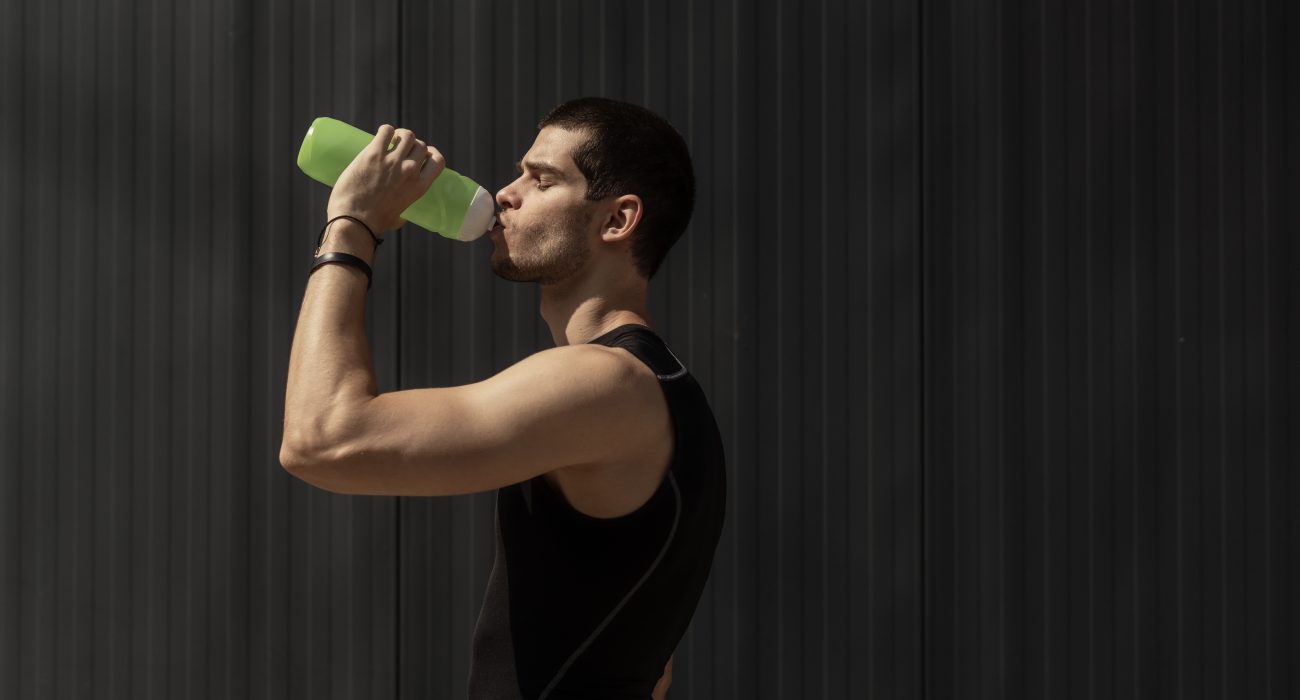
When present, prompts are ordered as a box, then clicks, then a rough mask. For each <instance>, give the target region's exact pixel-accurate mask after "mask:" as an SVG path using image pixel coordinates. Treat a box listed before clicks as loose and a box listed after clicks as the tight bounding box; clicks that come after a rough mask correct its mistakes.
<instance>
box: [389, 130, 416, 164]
mask: <svg viewBox="0 0 1300 700" xmlns="http://www.w3.org/2000/svg"><path fill="white" fill-rule="evenodd" d="M393 137H394V138H396V139H397V145H396V146H394V147H393V150H392V153H393V154H394V157H395V158H397V159H399V160H400V159H402V158H405V157H406V156H407V154H408V153H410V152H411V147H412V146H414V145H415V134H413V133H411V130H410V129H398V130H396V131H394V132H393Z"/></svg>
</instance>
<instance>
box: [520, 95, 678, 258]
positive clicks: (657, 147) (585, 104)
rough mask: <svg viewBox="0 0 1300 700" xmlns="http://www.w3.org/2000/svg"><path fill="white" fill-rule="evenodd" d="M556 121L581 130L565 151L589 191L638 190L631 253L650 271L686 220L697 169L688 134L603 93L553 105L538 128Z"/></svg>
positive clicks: (598, 195) (597, 195)
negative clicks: (582, 136) (580, 139)
mask: <svg viewBox="0 0 1300 700" xmlns="http://www.w3.org/2000/svg"><path fill="white" fill-rule="evenodd" d="M548 126H555V127H559V128H561V129H565V130H568V131H586V132H587V133H588V137H587V140H586V142H584V143H583V144H582V145H581V146H578V147H577V148H575V149H574V152H573V153H571V154H569V155H570V156H571V157H572V158H573V162H574V164H575V165H577V166H578V170H579V171H581V172H582V174H583V176H585V177H586V178H587V199H588V200H600V199H605V198H606V197H610V196H614V195H623V194H635V195H637V196H639V197H640V198H641V201H642V202H643V204H644V210H643V211H642V214H641V222H640V224H639V225H638V227H637V231H636V233H635V234H634V236H633V239H632V257H633V259H634V260H635V263H636V268H637V271H638V272H639V273H641V276H642V277H645V278H646V279H650V278H651V277H653V276H654V274H655V272H657V271H658V270H659V265H660V264H661V263H662V262H663V260H664V258H665V257H667V255H668V250H669V249H670V248H672V247H673V244H674V243H676V242H677V239H678V238H680V237H681V235H682V233H683V232H684V231H685V230H686V225H687V224H688V223H690V220H691V211H692V210H693V209H694V207H695V173H694V171H693V169H692V167H691V154H690V151H689V150H688V149H687V148H686V140H685V139H683V138H682V135H681V134H680V133H678V132H677V130H676V129H674V128H673V125H672V124H669V123H668V121H667V120H665V119H664V118H663V117H661V116H659V115H658V114H655V113H654V112H651V111H650V110H648V109H646V108H645V107H641V106H639V105H634V104H629V103H627V102H619V101H617V100H610V99H606V98H603V97H581V98H578V99H576V100H570V101H568V102H565V103H564V104H562V105H560V106H558V107H556V108H555V109H552V110H551V112H550V114H547V115H546V116H545V117H543V118H542V120H541V121H540V122H538V124H537V128H538V130H541V129H543V128H545V127H548Z"/></svg>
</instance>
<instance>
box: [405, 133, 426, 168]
mask: <svg viewBox="0 0 1300 700" xmlns="http://www.w3.org/2000/svg"><path fill="white" fill-rule="evenodd" d="M407 158H410V159H411V160H413V161H415V162H417V163H424V161H426V160H428V158H429V145H428V144H426V143H425V142H423V141H421V140H420V139H415V144H414V145H412V146H411V153H410V154H409V155H407Z"/></svg>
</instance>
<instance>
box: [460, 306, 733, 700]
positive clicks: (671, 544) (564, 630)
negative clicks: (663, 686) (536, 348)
mask: <svg viewBox="0 0 1300 700" xmlns="http://www.w3.org/2000/svg"><path fill="white" fill-rule="evenodd" d="M590 342H591V343H598V344H601V345H607V346H611V347H621V348H626V349H627V350H629V351H630V352H631V353H632V354H633V355H635V356H636V357H637V358H639V359H640V360H641V361H642V362H644V363H646V364H647V365H648V366H649V367H650V368H651V369H652V370H654V372H655V374H656V375H658V377H659V386H660V387H661V388H662V389H663V392H664V397H665V398H666V399H667V403H668V411H669V413H670V414H671V417H672V426H673V435H674V448H673V456H672V460H671V463H670V466H669V468H668V472H667V473H666V474H665V475H664V479H663V481H662V482H661V483H660V485H659V489H658V490H657V491H655V493H654V495H653V496H651V497H650V500H648V501H646V503H645V504H643V505H642V506H641V507H640V508H638V509H637V510H635V511H633V512H632V513H629V514H627V515H624V516H620V517H617V518H595V517H592V516H589V515H586V514H584V513H581V512H579V511H577V510H575V509H574V508H573V507H572V506H570V505H569V504H568V501H567V500H566V499H565V498H564V496H563V494H561V493H560V492H559V491H558V490H557V489H556V488H554V487H552V486H551V485H550V483H549V482H548V481H547V480H546V479H545V478H543V477H541V476H538V477H536V478H533V479H530V480H528V481H526V482H523V483H519V484H513V485H511V486H507V487H504V488H501V489H498V490H497V495H496V499H497V500H496V557H495V560H494V562H493V565H492V573H491V575H490V576H489V579H488V585H487V594H486V597H485V598H484V600H483V608H482V610H481V611H480V612H479V617H478V624H477V626H476V627H475V629H474V648H473V658H472V660H471V663H470V676H469V696H470V698H472V699H474V700H480V699H481V700H504V699H506V698H511V699H518V698H527V699H528V700H534V699H539V698H549V699H551V700H561V699H566V698H601V699H603V700H617V699H619V698H638V699H639V700H640V699H644V698H649V697H650V693H651V691H652V690H653V689H654V686H655V683H656V682H658V680H659V677H660V676H661V675H662V674H663V670H664V665H665V664H666V663H667V662H668V657H669V656H671V655H672V653H673V650H674V649H675V648H676V647H677V643H678V642H679V641H680V640H681V638H682V635H684V634H685V633H686V627H687V625H688V624H690V621H691V616H692V615H694V613H695V607H696V604H697V603H698V602H699V600H700V594H701V592H702V591H703V589H704V583H705V581H706V580H707V579H708V576H709V568H710V566H711V565H712V563H713V553H714V550H715V549H716V547H717V544H718V538H719V536H720V535H721V532H722V519H723V513H724V508H725V506H726V475H725V472H724V468H723V453H722V438H721V435H720V434H719V431H718V425H717V422H716V420H715V419H714V416H713V412H712V411H711V410H710V409H709V404H708V400H707V398H706V397H705V395H704V391H703V390H702V389H701V388H700V386H699V384H697V383H696V381H695V378H694V377H692V376H691V375H690V373H689V372H688V371H687V370H686V367H685V366H684V365H682V363H681V362H680V361H679V360H678V359H677V357H676V356H675V355H673V353H672V351H671V350H669V349H668V346H667V345H666V344H665V343H664V341H663V340H662V339H661V338H660V337H659V336H658V335H656V334H655V333H654V331H652V330H650V329H649V328H647V327H645V326H642V325H638V324H629V325H624V326H620V327H618V328H615V329H614V330H612V331H609V332H608V333H605V334H604V335H602V336H600V337H598V338H596V339H594V340H592V341H590Z"/></svg>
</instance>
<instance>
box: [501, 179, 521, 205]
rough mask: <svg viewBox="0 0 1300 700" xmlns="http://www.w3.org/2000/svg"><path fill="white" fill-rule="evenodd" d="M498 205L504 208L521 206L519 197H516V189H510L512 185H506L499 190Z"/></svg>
mask: <svg viewBox="0 0 1300 700" xmlns="http://www.w3.org/2000/svg"><path fill="white" fill-rule="evenodd" d="M512 184H513V183H512ZM497 206H499V207H501V208H502V209H518V208H519V198H518V197H516V196H515V193H514V191H513V190H511V189H510V185H506V186H505V187H502V188H501V189H499V190H497Z"/></svg>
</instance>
